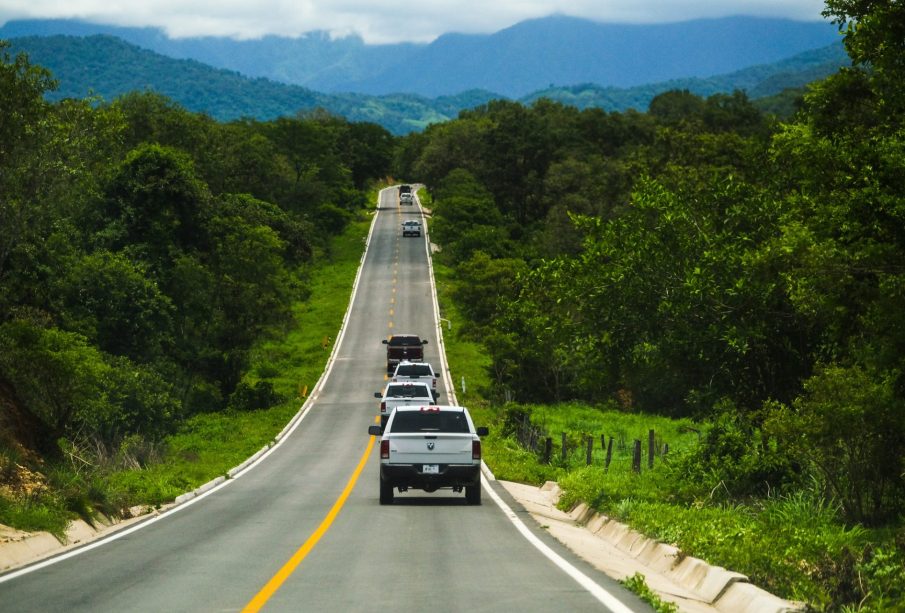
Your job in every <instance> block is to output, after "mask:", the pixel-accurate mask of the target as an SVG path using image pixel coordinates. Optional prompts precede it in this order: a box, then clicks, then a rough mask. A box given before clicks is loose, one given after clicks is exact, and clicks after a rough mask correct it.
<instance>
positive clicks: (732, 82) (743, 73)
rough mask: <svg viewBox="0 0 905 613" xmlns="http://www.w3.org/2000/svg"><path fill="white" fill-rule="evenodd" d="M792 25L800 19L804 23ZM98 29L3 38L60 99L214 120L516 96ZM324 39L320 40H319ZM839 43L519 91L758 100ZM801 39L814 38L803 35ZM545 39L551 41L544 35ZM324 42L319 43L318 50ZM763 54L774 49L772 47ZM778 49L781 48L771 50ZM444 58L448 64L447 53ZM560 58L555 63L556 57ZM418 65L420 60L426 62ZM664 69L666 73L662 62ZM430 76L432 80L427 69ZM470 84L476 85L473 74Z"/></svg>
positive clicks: (418, 118)
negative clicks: (713, 66)
mask: <svg viewBox="0 0 905 613" xmlns="http://www.w3.org/2000/svg"><path fill="white" fill-rule="evenodd" d="M550 20H551V21H553V22H558V23H563V22H565V21H568V19H566V18H550ZM537 21H543V20H535V22H537ZM727 23H736V20H734V19H733V20H728V21H726V22H725V23H724V25H725V24H727ZM752 23H761V24H763V22H762V21H761V20H753V22H752ZM791 23H793V24H800V22H791ZM532 24H534V25H535V26H536V25H537V24H536V23H534V22H528V25H532ZM592 25H593V24H592ZM598 25H599V24H598ZM806 25H807V24H806ZM810 25H813V24H810ZM810 25H809V26H808V28H810ZM822 25H825V24H822ZM104 27H105V28H107V29H110V30H113V31H120V33H123V34H128V35H129V36H132V37H133V38H136V37H139V38H140V36H139V34H140V35H141V36H143V37H144V38H145V41H146V42H147V41H148V40H152V39H153V40H157V41H158V44H161V45H163V44H164V43H167V44H169V43H172V44H180V45H187V44H188V42H187V41H174V40H172V39H168V38H166V37H165V36H163V35H162V33H161V32H160V31H159V30H155V29H150V28H142V29H135V28H112V27H106V26H104ZM91 28H99V26H91V25H90V24H84V23H82V22H66V21H53V22H40V21H38V22H10V23H9V24H7V25H6V26H4V27H3V28H0V38H8V39H10V41H11V43H12V51H13V52H18V51H25V52H27V53H28V54H29V56H30V59H31V61H32V63H35V64H39V65H42V66H45V67H47V68H48V69H50V70H51V72H52V73H53V75H54V76H55V78H56V79H57V80H58V81H59V84H60V85H59V88H58V90H57V91H55V92H51V93H50V94H49V98H51V99H59V98H63V97H76V98H83V97H86V96H88V95H94V96H99V97H100V98H102V99H104V100H108V101H109V100H112V99H114V98H115V97H116V96H118V95H121V94H123V93H126V92H129V91H135V90H139V91H143V90H153V91H157V92H159V93H162V94H164V95H166V96H168V97H170V98H172V99H173V100H174V101H176V102H178V103H179V104H180V105H182V106H184V107H185V108H187V109H189V110H192V111H197V112H205V113H208V114H209V115H211V116H212V117H214V118H215V119H218V120H224V121H225V120H231V119H236V118H240V117H252V118H256V119H261V120H269V119H272V118H274V117H277V116H283V115H293V114H295V113H298V112H305V111H308V110H312V109H315V108H323V109H326V110H328V111H330V112H332V113H335V114H338V115H342V116H344V117H346V118H348V119H349V120H351V121H371V122H374V123H379V124H381V125H383V126H384V127H386V128H387V129H389V130H390V131H392V132H393V133H396V134H404V133H408V132H411V131H415V130H420V129H422V128H424V127H425V126H426V125H428V124H430V123H435V122H441V121H445V120H448V119H450V118H453V117H455V116H456V115H457V114H458V113H459V111H460V110H462V109H468V108H473V107H475V106H478V105H480V104H484V103H486V102H488V101H490V100H492V99H495V98H511V96H506V95H503V94H500V93H499V90H489V89H486V88H485V89H482V88H471V89H462V90H458V91H457V93H456V94H455V95H445V96H443V95H440V96H433V97H429V96H427V95H419V94H417V93H412V91H415V90H417V89H418V88H417V87H416V85H415V84H414V82H416V81H418V78H416V77H414V76H413V77H411V81H412V85H411V87H410V88H409V90H410V91H409V92H403V93H397V94H388V95H369V94H360V93H358V94H351V93H335V92H334V93H330V92H327V91H315V90H314V89H312V88H310V87H304V86H301V85H297V84H288V83H286V82H285V81H278V80H276V79H273V78H266V77H261V76H260V75H257V76H255V75H249V74H248V73H249V72H252V71H251V70H250V69H247V70H246V71H240V70H238V69H236V68H230V69H225V68H217V67H214V66H212V65H208V64H207V63H205V62H203V61H201V60H198V59H176V58H174V57H172V56H168V55H165V54H162V53H159V52H154V51H151V50H149V49H148V48H147V46H145V47H143V46H140V45H137V44H134V43H130V42H126V41H125V40H124V39H122V38H120V37H117V36H114V35H113V34H110V33H107V34H88V33H87V32H88V30H90V29H91ZM67 29H68V30H69V31H68V32H67V34H66V35H60V34H53V32H57V31H59V30H67ZM26 31H29V32H32V34H30V35H27V36H16V35H18V34H22V33H23V32H26ZM538 36H539V35H538ZM442 38H443V37H441V39H442ZM488 38H492V37H488ZM705 38H706V37H705ZM315 39H317V40H315ZM191 40H194V41H195V42H196V43H198V44H199V45H200V46H201V47H204V48H205V49H207V52H208V53H210V50H211V49H213V48H214V47H215V46H216V45H213V42H214V41H216V43H217V45H219V47H217V48H219V49H221V51H223V54H224V56H229V55H232V56H233V57H236V56H241V55H242V53H243V51H242V50H243V49H249V48H248V47H244V46H243V45H245V44H248V43H254V44H258V45H263V44H264V43H265V42H266V39H265V40H262V41H231V40H230V39H191ZM318 40H319V41H320V42H317V41H318ZM355 40H358V42H359V43H360V42H361V41H360V39H355V38H349V39H340V40H339V41H330V40H329V39H328V38H326V37H324V36H320V37H318V36H314V35H311V36H308V37H303V38H302V39H285V40H283V39H277V38H276V37H271V40H269V42H268V44H271V45H273V48H274V49H275V50H274V52H273V53H274V58H275V59H274V60H273V61H268V60H267V59H266V56H263V55H255V57H256V58H257V62H256V63H257V65H259V66H273V65H277V64H280V61H279V60H280V58H284V59H285V58H286V57H287V56H286V55H285V54H287V51H286V49H287V47H286V45H290V44H296V45H303V44H304V45H311V49H310V50H311V55H310V56H306V57H305V58H304V61H302V60H301V59H299V61H297V62H296V63H295V64H292V66H295V68H294V69H293V70H295V71H296V73H295V74H297V78H298V79H299V80H306V79H307V80H311V79H313V78H314V77H313V76H312V75H313V74H314V73H316V72H320V73H323V72H324V71H325V70H327V68H326V67H328V66H335V65H336V62H339V60H338V59H337V58H338V57H339V55H341V54H340V52H339V51H338V49H339V48H340V47H341V46H342V45H351V46H352V47H355V46H356V45H355V44H352V43H354V41H355ZM438 40H439V39H438ZM818 40H819V37H818ZM167 41H169V42H167ZM832 41H833V42H832V43H831V44H829V45H825V46H823V47H820V48H814V49H809V50H805V51H802V52H799V53H797V54H794V55H792V56H783V59H780V60H779V61H774V62H772V63H766V64H756V65H749V66H746V67H740V68H739V69H737V70H734V71H731V72H727V73H723V74H715V75H711V76H706V77H698V76H684V77H676V78H673V79H668V80H662V81H657V82H649V83H645V84H642V85H636V86H633V87H618V86H615V85H612V84H610V83H608V82H606V81H593V80H588V81H583V82H582V81H572V80H573V79H578V78H580V77H581V76H584V75H585V73H584V72H581V71H580V70H578V69H575V70H573V71H571V72H568V73H564V75H566V76H563V81H564V82H565V81H570V82H571V83H572V84H570V85H568V86H555V85H553V86H551V83H553V82H552V81H551V82H550V83H547V84H546V85H544V86H543V87H542V89H538V90H535V91H530V92H529V93H527V94H525V95H522V96H519V97H517V98H514V99H517V100H519V101H521V102H524V103H531V102H532V101H534V100H536V99H538V98H540V97H545V98H550V99H552V100H556V101H560V102H563V103H566V104H571V105H575V106H578V107H580V108H586V107H592V106H593V107H601V108H604V109H606V110H608V111H624V110H627V109H629V108H634V109H637V110H639V111H644V110H646V109H647V105H648V104H649V103H650V100H651V99H652V98H653V97H654V96H656V95H657V94H659V93H662V92H664V91H667V90H670V89H688V90H689V91H692V92H693V93H696V94H698V95H701V96H709V95H711V94H714V93H719V92H731V91H733V90H735V89H743V90H745V91H747V92H749V96H751V97H752V98H760V97H765V96H772V95H775V94H778V93H780V92H782V91H783V90H784V89H787V88H800V87H803V86H804V85H806V84H807V83H809V82H811V81H814V80H816V79H819V78H823V77H825V76H827V75H829V74H831V73H833V72H835V71H836V70H838V68H839V67H840V66H843V65H845V64H847V63H848V58H847V56H846V54H845V52H844V50H843V48H842V45H841V42H840V41H839V39H838V36H837V35H834V37H832ZM202 42H203V43H204V44H202ZM435 42H436V41H435ZM233 44H234V45H237V46H236V47H233V52H232V53H231V54H230V53H226V51H225V50H226V49H229V48H230V45H233ZM549 44H550V43H549V42H545V43H543V45H549ZM797 44H799V45H802V46H803V45H805V43H804V42H799V43H797ZM538 45H541V46H543V45H542V44H541V43H540V42H538ZM362 46H364V47H370V46H367V45H362ZM441 47H442V45H441ZM199 48H200V47H199ZM350 48H351V47H350ZM380 48H381V49H382V51H389V48H393V49H395V51H394V53H397V52H398V54H397V55H396V56H394V57H396V58H397V59H398V58H399V57H401V55H402V54H404V53H410V55H409V59H410V60H411V61H412V62H415V58H416V56H419V55H420V54H421V52H423V51H424V50H425V49H428V48H431V45H422V46H421V47H418V46H417V45H400V46H394V45H384V46H380ZM438 48H440V47H433V51H431V53H433V54H434V55H435V56H436V55H437V51H436V50H437V49H438ZM185 49H186V47H183V50H185ZM256 49H257V51H256V52H255V53H263V51H262V50H261V48H258V47H256ZM318 49H319V51H317V50H318ZM400 49H401V50H400ZM415 49H420V50H421V51H419V52H417V53H416V52H415V51H413V50H415ZM512 49H514V47H512ZM315 51H317V53H315ZM706 51H707V53H709V54H712V55H720V54H721V53H722V52H723V51H722V50H721V49H720V48H719V47H718V46H711V47H709V48H708V49H707V50H706ZM501 53H502V51H501ZM664 53H665V51H664ZM760 53H762V54H767V53H768V51H761V52H760ZM769 53H772V54H775V53H777V52H776V51H769ZM509 54H510V55H511V56H512V57H513V59H512V60H511V61H510V63H509V64H506V65H502V64H501V65H500V67H499V68H498V69H499V71H500V74H501V75H505V74H509V73H512V72H516V71H518V70H522V69H521V68H519V66H521V65H522V64H519V62H518V61H517V58H518V57H520V56H519V54H517V53H515V52H514V51H511V50H510V52H509ZM251 55H254V54H251ZM314 55H317V57H320V58H322V59H321V60H320V61H321V62H322V64H321V65H320V66H318V62H317V61H315V60H314V59H313V56H314ZM696 55H697V56H703V55H706V53H705V52H704V51H697V52H696ZM366 56H367V54H364V55H358V52H355V53H351V54H350V55H349V56H348V57H347V63H349V64H350V65H351V64H355V65H357V66H359V67H360V66H361V65H362V62H364V61H365V60H363V59H361V58H363V57H366ZM367 57H368V59H367V61H368V62H372V63H373V66H372V68H373V70H372V74H377V66H378V65H380V64H381V62H383V61H384V60H386V59H387V57H388V56H382V55H381V54H380V52H378V53H376V54H375V55H373V56H367ZM421 57H422V60H419V61H422V62H423V61H424V60H423V57H424V56H423V55H421ZM437 57H439V56H437ZM745 57H748V56H745ZM355 58H358V59H355ZM248 60H249V57H245V58H244V59H243V60H242V61H243V62H248ZM394 61H395V60H394ZM443 61H445V62H446V63H447V64H449V63H451V62H452V60H451V59H449V58H447V60H443ZM652 61H653V60H652ZM736 61H737V62H742V61H745V60H736ZM331 62H333V63H331ZM356 62H357V64H356ZM438 62H440V63H442V62H441V61H440V60H438ZM340 63H342V62H340ZM592 63H593V62H592ZM654 63H656V62H654ZM666 63H673V64H674V63H675V58H674V57H672V56H670V57H669V58H667V59H666V60H663V61H662V62H660V65H661V66H662V65H664V64H666ZM692 63H694V62H692ZM529 64H530V62H529ZM552 64H555V62H551V65H552ZM412 65H417V63H414V64H412ZM526 65H527V64H526ZM283 66H284V68H285V69H286V70H288V68H287V67H288V66H289V64H288V63H284V64H283ZM315 69H316V70H315ZM406 70H414V69H412V68H405V66H403V65H402V64H400V65H397V71H398V72H399V74H407V73H406ZM538 70H540V68H538ZM612 70H615V68H613V69H612ZM650 70H653V69H650ZM657 70H661V71H663V69H662V68H658V69H657ZM357 71H358V69H357V68H356V69H354V70H353V69H352V68H350V69H348V70H346V71H345V72H344V73H343V74H346V75H349V74H353V73H356V74H357ZM335 72H336V73H337V74H339V73H340V72H342V71H339V70H336V71H335ZM679 72H681V71H679ZM679 72H677V73H676V74H678V73H679ZM466 73H467V71H466ZM428 74H430V73H428ZM447 74H448V78H449V79H450V81H452V80H454V79H457V78H459V76H457V74H458V73H456V72H455V71H453V70H451V69H450V71H449V72H448V73H447ZM488 74H489V73H488ZM658 74H659V73H658ZM663 74H673V72H670V71H665V72H663ZM424 78H425V79H427V78H428V76H425V77H424ZM337 79H338V77H337ZM636 80H640V78H636ZM359 82H361V81H359ZM402 82H406V80H405V79H402V80H401V81H400V83H402ZM464 82H465V83H467V82H468V81H467V79H465V81H464Z"/></svg>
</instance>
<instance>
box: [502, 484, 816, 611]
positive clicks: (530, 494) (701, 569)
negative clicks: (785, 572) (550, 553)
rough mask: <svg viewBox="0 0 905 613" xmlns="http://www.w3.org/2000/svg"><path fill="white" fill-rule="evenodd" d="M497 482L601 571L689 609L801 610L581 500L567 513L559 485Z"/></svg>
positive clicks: (745, 578) (543, 525)
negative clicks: (635, 579)
mask: <svg viewBox="0 0 905 613" xmlns="http://www.w3.org/2000/svg"><path fill="white" fill-rule="evenodd" d="M498 483H499V484H500V485H501V486H502V487H503V488H504V489H505V490H506V491H507V492H508V493H509V494H510V495H511V496H512V497H513V498H514V499H515V500H516V501H517V502H518V503H519V504H521V505H522V507H524V509H525V510H526V511H527V512H528V513H529V514H530V515H531V516H532V517H533V518H534V520H535V521H536V522H537V523H538V524H539V525H540V527H541V528H543V529H545V530H546V531H548V532H549V533H550V535H551V536H553V537H554V538H556V539H557V540H558V541H560V542H561V543H563V545H565V546H566V547H567V548H568V549H570V550H571V551H572V552H574V553H575V554H576V555H578V556H579V557H581V558H582V559H584V560H585V561H587V562H588V563H589V564H591V565H592V566H594V567H595V568H597V569H598V570H600V571H601V572H603V573H605V574H606V575H608V576H610V577H612V578H614V579H617V580H623V579H626V578H628V577H631V576H633V575H634V574H635V573H641V574H642V575H644V578H645V581H646V582H647V585H648V586H649V587H650V588H651V589H652V590H653V591H654V592H656V593H657V594H658V595H659V596H660V598H662V599H663V600H665V601H667V602H672V603H674V604H675V605H676V606H677V607H678V608H679V610H680V611H687V612H689V613H713V612H720V613H730V612H732V613H735V612H750V613H754V612H758V613H761V612H763V613H767V612H775V613H786V612H792V611H800V610H802V607H801V605H800V604H798V603H794V602H790V601H787V600H783V599H781V598H778V597H777V596H774V595H772V594H770V593H769V592H766V591H765V590H762V589H760V588H758V587H757V586H755V585H752V584H751V583H749V582H748V578H747V577H745V576H744V575H742V574H740V573H734V572H732V571H728V570H726V569H724V568H721V567H718V566H711V565H709V564H707V563H705V562H704V561H703V560H699V559H697V558H692V557H690V556H686V555H684V554H683V553H682V552H681V551H679V550H678V549H677V548H675V547H673V546H671V545H667V544H664V543H659V542H657V541H654V540H652V539H649V538H647V537H645V536H643V535H642V534H640V533H638V532H635V531H634V530H631V529H630V528H629V527H628V526H625V525H624V524H620V523H619V522H616V521H614V520H612V519H610V518H608V517H606V516H604V515H601V514H599V513H596V512H594V511H592V510H591V509H589V508H588V507H587V506H586V505H583V504H580V505H578V506H577V507H576V508H575V509H573V510H572V511H571V512H569V513H566V512H564V511H561V510H560V509H558V508H557V507H556V503H557V502H558V500H559V495H560V490H559V486H558V485H557V484H556V483H555V482H552V481H548V482H547V483H545V484H544V485H543V486H541V487H536V486H533V485H524V484H521V483H514V482H511V481H498Z"/></svg>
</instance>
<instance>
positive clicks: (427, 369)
mask: <svg viewBox="0 0 905 613" xmlns="http://www.w3.org/2000/svg"><path fill="white" fill-rule="evenodd" d="M439 376H440V375H438V374H437V371H436V370H434V367H433V366H431V365H430V363H429V362H409V361H408V360H402V361H401V362H399V363H398V364H397V365H396V370H395V371H393V376H392V377H391V378H390V380H391V381H395V382H396V383H399V382H404V381H420V382H422V383H427V384H429V385H430V386H431V392H432V393H433V395H434V403H436V402H437V398H438V396H437V379H438V378H439Z"/></svg>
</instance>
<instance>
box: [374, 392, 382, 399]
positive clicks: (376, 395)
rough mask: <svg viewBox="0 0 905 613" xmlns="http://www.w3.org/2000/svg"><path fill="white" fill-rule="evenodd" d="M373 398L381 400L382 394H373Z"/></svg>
mask: <svg viewBox="0 0 905 613" xmlns="http://www.w3.org/2000/svg"><path fill="white" fill-rule="evenodd" d="M374 398H383V394H381V393H380V392H374Z"/></svg>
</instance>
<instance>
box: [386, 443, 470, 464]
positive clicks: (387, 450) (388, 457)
mask: <svg viewBox="0 0 905 613" xmlns="http://www.w3.org/2000/svg"><path fill="white" fill-rule="evenodd" d="M480 445H481V444H480V443H478V455H480V454H481V450H480ZM380 459H381V460H389V459H390V441H388V440H386V439H383V440H381V441H380Z"/></svg>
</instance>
